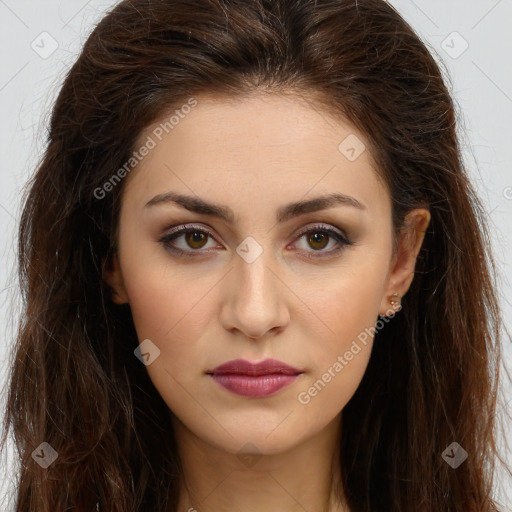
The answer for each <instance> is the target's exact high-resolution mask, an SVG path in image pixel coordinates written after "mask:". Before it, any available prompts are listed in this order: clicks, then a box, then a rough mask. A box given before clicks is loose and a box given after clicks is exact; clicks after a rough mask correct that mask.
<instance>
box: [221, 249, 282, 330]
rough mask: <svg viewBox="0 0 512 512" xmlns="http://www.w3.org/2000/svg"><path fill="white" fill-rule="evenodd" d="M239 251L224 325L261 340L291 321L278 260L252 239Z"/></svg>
mask: <svg viewBox="0 0 512 512" xmlns="http://www.w3.org/2000/svg"><path fill="white" fill-rule="evenodd" d="M246 244H247V245H245V244H244V242H242V244H240V246H239V247H238V248H237V253H238V254H239V257H237V259H236V260H235V268H234V271H233V272H232V276H231V279H232V280H233V281H232V282H233V286H231V287H230V297H229V299H228V301H227V304H228V306H227V311H226V312H225V316H224V323H225V327H226V328H227V329H237V330H239V331H242V332H243V333H244V334H245V335H246V336H247V337H250V338H258V337H261V336H263V335H264V334H265V333H266V332H267V331H269V330H271V329H274V328H276V327H282V326H283V325H284V324H286V323H287V321H288V319H289V315H288V310H287V307H286V301H285V293H284V292H285V289H284V287H283V285H282V283H281V282H280V280H279V279H277V277H276V275H275V274H276V270H273V269H274V268H275V264H274V263H275V261H274V260H275V258H274V256H273V254H272V252H271V251H270V250H263V247H262V246H260V245H259V244H258V246H259V247H258V246H256V244H255V243H254V241H252V240H248V241H247V242H246Z"/></svg>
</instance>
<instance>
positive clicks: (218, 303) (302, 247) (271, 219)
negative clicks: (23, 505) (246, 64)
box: [104, 93, 430, 512]
mask: <svg viewBox="0 0 512 512" xmlns="http://www.w3.org/2000/svg"><path fill="white" fill-rule="evenodd" d="M197 100H198V104H197V106H196V107H195V108H193V109H192V111H191V112H190V113H189V114H188V115H187V116H186V117H185V118H184V119H181V120H180V122H179V124H178V125H176V126H175V127H174V129H173V130H172V131H170V132H169V134H168V135H166V136H165V137H164V138H163V139H162V141H161V142H158V144H157V145H156V147H155V148H153V149H152V150H151V151H150V153H149V154H148V155H147V156H146V157H145V158H144V159H143V160H142V161H141V162H140V163H139V164H138V165H137V168H136V169H135V170H134V171H132V173H131V174H130V175H129V176H128V177H127V178H126V182H125V183H124V187H125V188H124V190H123V196H122V205H121V211H120V220H119V222H120V226H119V228H120V229H119V238H118V254H117V255H116V256H114V257H113V258H112V259H109V260H108V261H107V263H106V265H105V271H104V278H105V280H106V281H107V282H108V283H109V285H110V286H111V288H112V290H113V300H114V302H116V303H118V304H123V303H129V304H130V308H131V311H132V314H133V318H134V323H135V326H136V330H137V334H138V337H139V340H140V341H142V340H145V339H150V340H151V341H152V343H154V344H155V345H156V346H157V347H158V348H159V350H160V355H159V356H158V357H157V358H156V359H155V360H154V362H152V363H151V364H150V365H149V366H147V371H148V373H149V375H150V378H151V380H152V382H153V383H154V385H155V387H156V389H157V390H158V391H159V393H160V394H161V396H162V397H163V399H164V400H165V401H166V403H167V404H168V406H169V409H170V411H172V412H171V414H172V418H173V424H174V428H175V432H176V438H177V441H178V446H179V451H180V457H181V459H182V461H183V467H184V474H185V483H184V484H183V487H182V491H181V494H180V505H179V508H178V510H180V511H187V510H189V508H191V507H193V508H195V509H196V510H198V511H200V512H203V511H204V512H220V511H227V510H230V511H231V510H243V511H245V512H268V511H277V510H279V511H285V512H288V511H289V512H291V511H299V510H300V511H301V512H302V511H304V510H308V511H312V512H313V511H318V512H320V511H330V512H333V511H341V510H348V508H346V506H345V505H344V504H343V499H342V498H341V499H338V498H337V497H336V495H335V493H334V490H335V488H336V484H337V482H338V480H339V476H340V468H339V463H338V457H337V456H336V454H337V453H338V446H339V440H340V436H341V431H340V420H341V414H342V410H343V408H344V406H345V405H346V403H347V402H348V401H349V400H350V398H351V397H352V395H353V394H354V392H355V391H356V389H357V387H358V385H359V383H360V381H361V379H362V377H363V374H364V372H365V370H366V367H367V363H368V360H369V356H370V353H371V347H372V339H371V337H370V338H369V340H368V342H367V344H366V345H363V344H362V343H359V345H360V348H361V350H360V351H359V352H358V353H357V354H356V355H354V356H353V358H352V359H351V360H350V361H346V362H347V364H346V366H344V367H343V369H342V371H339V372H335V377H332V378H331V380H330V382H328V383H327V384H326V385H325V387H323V389H321V391H319V392H318V393H317V394H316V395H315V396H314V397H311V399H310V401H309V402H308V403H307V404H304V403H301V402H300V401H299V400H298V395H299V393H301V392H304V391H307V390H308V389H309V388H311V387H312V386H313V384H314V383H315V381H318V379H320V378H322V375H323V374H325V372H327V370H328V369H329V368H332V367H333V364H334V363H335V362H336V361H337V360H338V359H337V358H338V356H343V355H344V354H345V353H346V352H347V351H349V350H350V347H351V344H352V342H353V341H354V340H355V339H356V338H357V336H358V335H359V334H360V333H362V332H364V331H365V329H367V328H369V327H371V326H374V325H375V323H376V321H377V319H378V315H379V314H381V315H383V316H386V315H387V316H389V315H390V311H391V312H392V309H391V304H390V295H392V294H393V293H395V292H397V293H398V294H399V295H400V296H403V295H404V294H405V293H406V292H407V290H408V288H409V286H410V284H411V282H412V279H413V277H414V266H415V263H416V257H417V254H418V252H419V250H420V247H421V244H422V241H423V237H424V231H425V230H426V228H427V225H428V223H429V220H430V215H429V212H428V211H427V210H424V209H417V210H413V211H411V212H409V214H408V216H407V217H406V223H407V225H408V226H409V228H408V229H404V230H403V231H402V232H401V233H400V234H399V236H400V237H399V244H398V251H397V252H396V253H394V252H393V233H392V224H391V199H390V196H389V193H388V191H387V189H386V188H385V186H384V185H383V184H382V182H381V181H380V180H379V179H378V177H377V173H376V172H375V170H374V168H373V163H372V162H373V160H372V159H371V156H370V154H369V151H368V150H366V151H364V152H363V153H362V154H361V155H360V156H359V157H358V158H357V159H356V160H355V161H350V160H349V159H347V158H346V156H345V155H344V154H342V153H341V152H340V151H339V150H338V146H339V144H340V143H341V142H342V141H343V140H344V139H345V138H346V137H347V136H348V135H350V134H355V135H356V136H357V137H358V138H359V139H360V140H361V141H362V142H364V143H365V144H366V141H365V139H364V137H363V136H362V135H361V134H359V133H358V132H357V131H356V130H355V129H354V128H353V127H352V126H350V125H349V124H348V123H346V122H344V121H343V120H342V119H334V118H330V117H328V116H327V115H324V114H321V113H320V111H319V110H318V109H316V108H313V107H312V106H311V105H310V104H309V103H307V102H304V101H300V100H299V99H298V98H297V97H289V96H285V95H278V94H273V95H263V94H257V93H254V94H252V95H251V96H249V97H246V98H243V99H237V100H233V99H226V98H224V97H220V96H217V97H215V96H206V95H203V96H198V97H197ZM162 119H168V116H163V117H162ZM158 125H159V122H157V123H155V124H153V125H151V126H149V127H148V128H147V129H146V130H144V132H142V133H141V134H140V137H139V142H140V143H141V145H142V144H143V143H144V142H145V141H146V140H147V137H148V136H151V135H152V132H153V130H154V129H155V127H157V126H158ZM153 138H154V136H153ZM366 146H368V144H366ZM168 191H173V192H176V193H179V194H184V195H188V196H198V197H200V198H202V199H204V200H207V201H209V202H212V203H216V204H219V205H223V206H225V207H229V208H230V209H231V210H232V211H233V214H234V219H233V222H232V223H231V222H227V221H225V220H220V219H218V218H215V217H212V216H209V215H206V214H204V213H202V214H199V213H195V212H192V211H189V210H187V209H185V208H183V207H181V206H179V205H177V204H175V203H172V202H168V203H162V204H158V205H154V206H145V205H146V203H147V202H148V201H150V200H151V199H152V198H153V197H155V196H157V195H159V194H162V193H166V192H168ZM333 192H338V193H341V194H346V195H349V196H352V197H353V198H355V199H357V201H359V202H360V203H362V204H363V205H364V209H358V208H355V207H353V206H350V205H346V204H337V205H335V206H332V207H330V208H327V209H324V210H321V211H312V212H309V213H305V214H302V215H300V216H298V217H293V218H290V219H288V220H286V221H284V222H277V221H276V218H275V216H276V211H277V210H278V209H279V208H281V207H282V206H283V205H285V204H288V203H292V202H296V201H300V200H309V199H312V198H313V197H318V196H321V195H325V194H331V193H333ZM185 223H193V225H194V227H195V228H200V229H201V230H208V231H210V232H211V234H212V235H213V237H210V236H206V235H205V236H204V238H203V239H201V237H200V240H199V241H197V239H196V240H195V241H194V239H191V238H190V237H189V238H188V239H187V238H186V236H185V235H183V234H181V236H179V237H178V238H177V239H175V240H174V241H171V242H168V244H171V245H172V244H174V245H175V246H178V247H180V248H182V249H183V250H185V251H187V250H188V252H194V251H195V253H194V254H195V256H193V257H186V256H179V255H175V254H173V253H171V252H169V251H168V250H166V248H165V247H164V245H163V243H162V242H160V241H159V240H161V238H162V237H163V236H164V235H166V234H168V233H169V231H170V228H172V227H173V226H180V225H183V224H185ZM315 224H321V227H322V228H324V229H326V228H331V229H334V230H335V231H336V230H341V231H343V232H344V233H345V234H346V235H347V237H348V238H349V241H351V242H352V245H345V246H343V245H340V242H337V241H336V239H335V238H333V237H331V236H329V235H327V236H326V235H325V233H324V232H323V231H321V230H320V234H318V232H319V229H316V231H313V233H310V234H309V236H308V235H301V234H300V231H301V230H302V229H304V228H309V227H313V226H314V225H315ZM196 230H197V229H196ZM314 233H317V235H316V237H315V235H314ZM322 234H323V237H322ZM319 235H320V236H319ZM248 236H250V237H253V238H254V239H255V240H256V241H257V243H258V244H259V246H260V247H261V248H262V253H261V254H260V255H259V256H258V257H257V258H256V259H255V260H254V261H252V262H251V263H248V262H247V261H246V260H244V259H243V258H242V257H241V256H240V255H239V254H238V253H237V252H236V249H237V247H239V246H240V244H242V242H243V241H244V239H245V238H246V237H248ZM312 236H313V239H312ZM318 239H320V241H318ZM187 241H188V243H187ZM191 244H192V245H191ZM337 247H341V251H340V252H337V253H331V254H330V255H329V251H330V250H333V249H336V248H337ZM201 251H202V252H201ZM198 253H200V254H198ZM322 254H324V256H323V257H322ZM308 256H312V258H308ZM315 256H316V258H315ZM398 314H399V313H398ZM390 321H392V320H390ZM269 357H273V358H276V359H279V360H281V361H284V362H285V363H287V364H289V365H291V366H294V367H296V368H299V369H301V370H303V371H304V373H303V374H302V375H300V376H299V377H298V378H297V379H296V380H295V381H294V382H293V383H292V384H291V385H290V386H288V387H287V388H285V389H283V390H281V391H280V392H278V393H277V394H275V395H273V396H270V397H266V398H246V397H241V396H238V395H235V394H233V393H231V392H229V391H227V390H225V389H224V388H222V387H221V386H219V385H218V384H217V383H215V382H213V381H212V379H211V377H210V376H208V375H207V374H205V372H206V370H208V369H211V368H214V367H215V366H218V365H219V364H221V363H223V362H225V361H228V360H232V359H236V358H245V359H248V360H250V361H253V362H258V361H261V360H263V359H266V358H269ZM331 373H332V370H331ZM248 443H250V444H248ZM242 454H245V455H252V456H253V458H252V459H251V458H244V457H242Z"/></svg>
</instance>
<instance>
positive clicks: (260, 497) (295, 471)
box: [174, 415, 348, 512]
mask: <svg viewBox="0 0 512 512" xmlns="http://www.w3.org/2000/svg"><path fill="white" fill-rule="evenodd" d="M340 422H341V415H338V416H337V417H336V418H335V419H334V420H333V421H332V422H331V423H329V424H328V425H327V426H326V427H325V429H324V430H322V431H321V432H319V433H317V434H315V436H314V437H311V438H309V439H306V440H304V441H302V442H300V443H299V444H297V445H296V446H294V447H293V448H291V449H289V450H288V451H286V452H282V453H272V454H271V453H259V451H258V450H257V449H256V447H254V449H253V450H251V449H250V448H249V447H246V452H244V454H241V453H229V452H228V451H224V450H222V449H220V448H218V447H217V446H213V445H211V444H209V443H206V442H205V441H204V440H202V439H199V438H198V437H197V436H195V435H194V434H193V433H192V432H191V431H190V430H188V429H187V428H186V427H185V426H184V425H183V424H182V423H181V422H180V421H179V420H177V419H175V418H174V423H175V424H174V431H175V435H176V440H177V445H178V447H179V455H180V459H181V462H182V468H183V478H182V485H181V489H180V498H179V506H178V508H177V511H179V512H194V510H195V511H197V512H224V511H226V512H227V511H230V512H231V511H232V510H243V511H250V512H304V510H307V511H309V512H347V511H348V508H346V506H344V505H343V503H342V500H343V499H342V497H341V496H340V493H341V480H340V476H341V472H340V465H339V446H340V444H339V443H340V436H341V428H340Z"/></svg>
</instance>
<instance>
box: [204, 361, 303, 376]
mask: <svg viewBox="0 0 512 512" xmlns="http://www.w3.org/2000/svg"><path fill="white" fill-rule="evenodd" d="M206 373H211V374H213V375H229V374H237V375H251V376H256V375H269V374H272V373H277V374H281V375H298V374H299V373H303V372H302V371H301V370H299V369H298V368H294V367H293V366H289V365H287V364H286V363H283V362H282V361H278V360H277V359H265V360H264V361H260V362H259V363H251V362H250V361H247V360H245V359H235V360H233V361H228V362H227V363H223V364H221V365H220V366H217V367H216V368H214V369H213V370H209V371H208V372H206Z"/></svg>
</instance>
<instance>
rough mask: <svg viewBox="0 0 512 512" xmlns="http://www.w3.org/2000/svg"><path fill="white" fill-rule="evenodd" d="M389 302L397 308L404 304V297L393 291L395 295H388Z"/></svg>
mask: <svg viewBox="0 0 512 512" xmlns="http://www.w3.org/2000/svg"><path fill="white" fill-rule="evenodd" d="M388 300H389V303H390V304H391V305H392V306H393V307H394V308H396V307H397V306H398V307H400V306H401V305H402V299H401V297H400V295H398V293H393V295H390V296H389V297H388Z"/></svg>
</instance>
